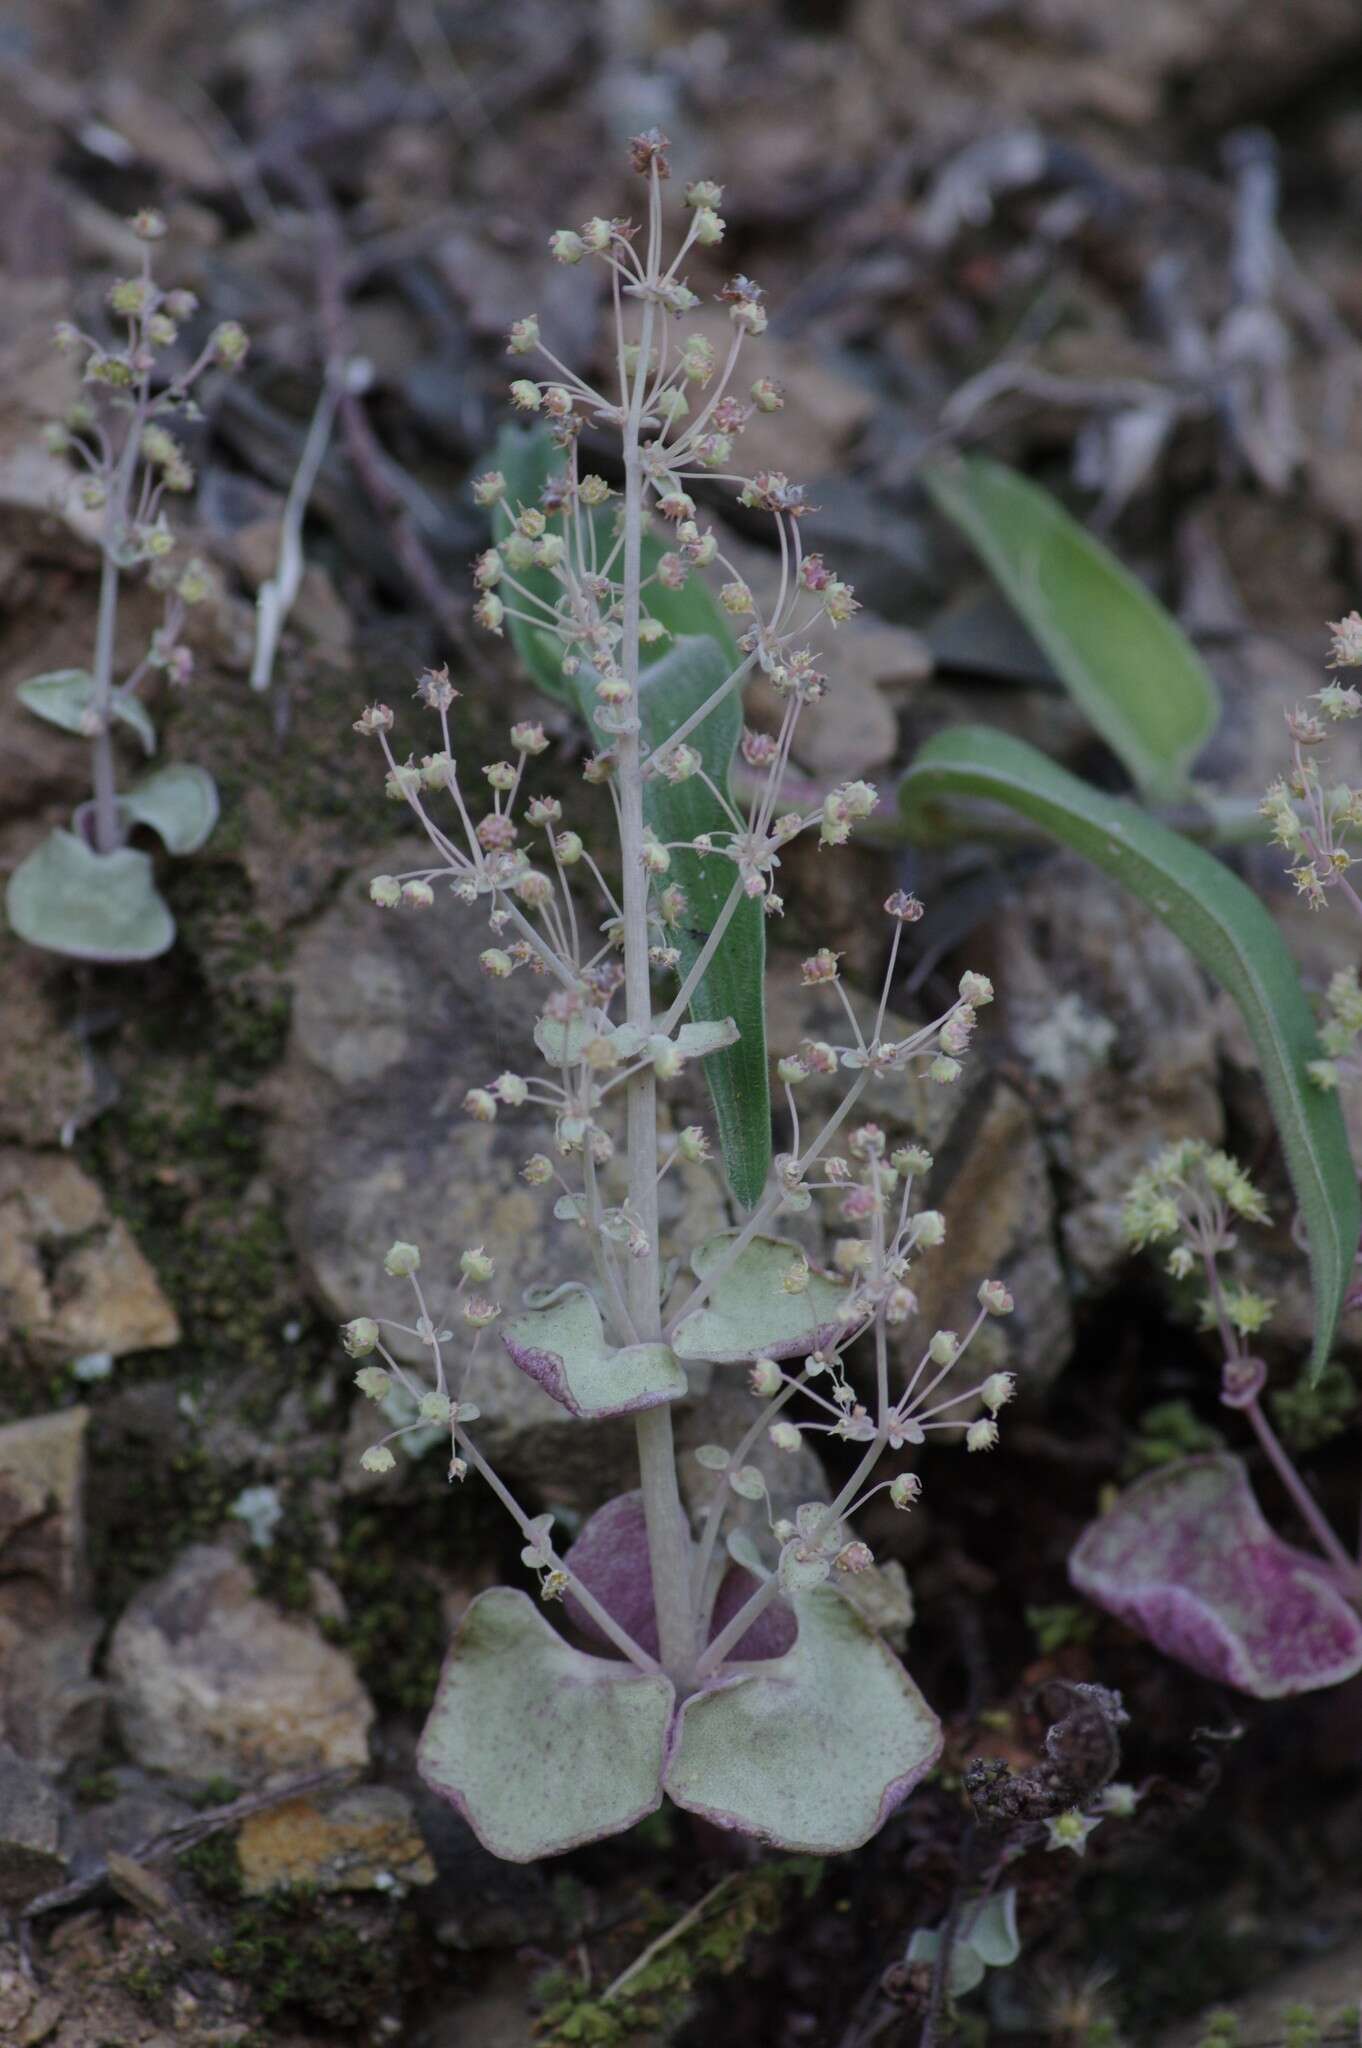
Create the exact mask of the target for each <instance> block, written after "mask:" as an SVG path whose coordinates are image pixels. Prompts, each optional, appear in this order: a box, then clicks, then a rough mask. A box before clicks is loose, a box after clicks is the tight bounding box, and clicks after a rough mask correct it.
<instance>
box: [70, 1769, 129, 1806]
mask: <svg viewBox="0 0 1362 2048" xmlns="http://www.w3.org/2000/svg"><path fill="white" fill-rule="evenodd" d="M73 1791H74V1795H75V1800H76V1804H77V1805H78V1806H109V1805H111V1804H112V1803H113V1801H114V1800H115V1799H117V1797H118V1779H117V1777H116V1776H115V1774H114V1773H113V1772H112V1771H87V1773H86V1774H85V1776H84V1777H83V1778H77V1780H76V1782H75V1786H74V1787H73Z"/></svg>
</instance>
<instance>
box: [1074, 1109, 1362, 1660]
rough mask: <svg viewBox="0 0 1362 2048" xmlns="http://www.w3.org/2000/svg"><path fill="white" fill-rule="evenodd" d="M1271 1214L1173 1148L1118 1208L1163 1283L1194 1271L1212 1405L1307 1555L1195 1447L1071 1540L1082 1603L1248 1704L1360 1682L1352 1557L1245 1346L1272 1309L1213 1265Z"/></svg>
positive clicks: (1237, 1463)
mask: <svg viewBox="0 0 1362 2048" xmlns="http://www.w3.org/2000/svg"><path fill="white" fill-rule="evenodd" d="M1267 1217H1268V1210H1267V1204H1266V1202H1265V1201H1264V1199H1263V1197H1262V1195H1261V1194H1260V1192H1259V1191H1258V1189H1257V1188H1256V1187H1255V1186H1254V1185H1253V1183H1252V1182H1251V1181H1250V1179H1249V1177H1248V1175H1247V1174H1246V1173H1245V1172H1244V1170H1243V1168H1242V1167H1241V1166H1239V1165H1238V1164H1237V1163H1236V1162H1235V1161H1234V1160H1233V1159H1232V1158H1230V1156H1229V1155H1228V1154H1227V1153H1225V1152H1218V1151H1214V1150H1212V1148H1211V1147H1210V1146H1208V1145H1206V1144H1204V1143H1202V1142H1201V1141H1199V1140H1194V1139H1184V1140H1183V1141H1181V1142H1180V1143H1178V1144H1175V1145H1169V1146H1167V1147H1165V1149H1164V1150H1163V1151H1162V1152H1161V1153H1159V1155H1158V1156H1157V1158H1155V1159H1154V1160H1153V1162H1152V1163H1151V1164H1150V1165H1149V1166H1148V1167H1147V1168H1146V1169H1145V1170H1144V1171H1143V1172H1142V1173H1141V1174H1140V1175H1139V1176H1138V1178H1137V1179H1136V1181H1135V1182H1134V1184H1133V1186H1132V1187H1131V1189H1130V1192H1129V1195H1128V1197H1127V1200H1126V1204H1125V1210H1124V1224H1125V1230H1126V1234H1127V1237H1128V1238H1129V1240H1130V1242H1131V1243H1132V1244H1133V1245H1134V1246H1136V1247H1141V1246H1144V1245H1150V1244H1158V1245H1162V1246H1166V1247H1167V1248H1168V1249H1167V1265H1168V1270H1169V1272H1170V1273H1171V1274H1172V1276H1173V1277H1174V1278H1175V1279H1178V1280H1187V1279H1189V1278H1191V1277H1192V1276H1193V1275H1199V1276H1200V1278H1201V1279H1202V1280H1203V1281H1204V1284H1205V1293H1204V1295H1203V1296H1202V1303H1201V1305H1202V1312H1203V1317H1204V1320H1205V1323H1206V1326H1207V1327H1208V1328H1209V1329H1211V1330H1213V1331H1214V1332H1215V1334H1216V1336H1217V1337H1218V1339H1219V1343H1220V1347H1221V1354H1222V1357H1221V1391H1220V1398H1221V1400H1222V1402H1223V1403H1224V1404H1225V1406H1226V1407H1227V1408H1231V1409H1235V1410H1237V1411H1238V1412H1239V1413H1240V1414H1241V1415H1242V1416H1243V1417H1244V1418H1245V1420H1246V1421H1247V1422H1248V1424H1249V1425H1250V1427H1251V1428H1252V1430H1253V1433H1254V1435H1255V1436H1256V1437H1257V1439H1258V1443H1259V1446H1260V1448H1261V1449H1262V1451H1263V1452H1264V1453H1265V1454H1266V1457H1267V1459H1268V1462H1269V1464H1270V1465H1271V1466H1272V1468H1273V1470H1274V1471H1275V1473H1276V1475H1277V1477H1278V1478H1279V1480H1280V1481H1281V1483H1282V1484H1283V1486H1284V1487H1285V1488H1286V1491H1287V1493H1288V1494H1289V1496H1290V1498H1291V1500H1292V1501H1293V1502H1294V1504H1295V1506H1296V1509H1297V1510H1298V1512H1299V1514H1300V1517H1301V1520H1302V1521H1303V1522H1304V1524H1305V1526H1306V1528H1307V1529H1308V1530H1309V1532H1310V1536H1311V1538H1312V1540H1313V1542H1314V1544H1315V1546H1316V1550H1317V1552H1318V1555H1314V1554H1312V1553H1310V1552H1308V1551H1304V1550H1300V1549H1297V1548H1295V1547H1293V1546H1292V1545H1290V1544H1287V1543H1284V1542H1283V1541H1282V1540H1281V1538H1280V1537H1279V1536H1277V1535H1276V1534H1274V1532H1273V1530H1272V1529H1271V1527H1270V1526H1269V1524H1268V1522H1267V1521H1266V1519H1265V1517H1264V1515H1263V1513H1262V1510H1261V1508H1260V1507H1259V1506H1258V1503H1257V1500H1256V1499H1255V1497H1254V1493H1253V1489H1252V1486H1251V1484H1250V1482H1249V1476H1248V1473H1247V1471H1246V1470H1245V1468H1244V1465H1243V1463H1242V1461H1241V1460H1240V1459H1239V1458H1237V1457H1234V1456H1232V1455H1231V1454H1230V1453H1229V1452H1227V1451H1207V1452H1201V1453H1198V1454H1196V1455H1194V1456H1192V1457H1186V1458H1177V1459H1174V1460H1173V1461H1171V1462H1169V1463H1166V1464H1161V1465H1158V1466H1156V1468H1155V1469H1154V1470H1153V1471H1152V1472H1148V1473H1146V1474H1145V1476H1144V1477H1143V1478H1142V1479H1139V1480H1137V1481H1136V1483H1135V1485H1134V1486H1132V1487H1130V1488H1128V1489H1127V1491H1126V1492H1125V1493H1123V1494H1122V1495H1121V1496H1120V1497H1119V1499H1118V1500H1117V1501H1116V1503H1115V1505H1114V1506H1113V1507H1112V1508H1111V1509H1110V1510H1109V1512H1108V1513H1107V1514H1106V1515H1104V1516H1103V1517H1102V1519H1101V1520H1100V1521H1098V1522H1094V1523H1093V1524H1092V1525H1091V1527H1090V1528H1088V1529H1087V1530H1086V1531H1085V1532H1084V1534H1083V1536H1082V1537H1081V1538H1080V1540H1079V1542H1078V1544H1077V1546H1076V1548H1075V1549H1074V1551H1073V1553H1072V1555H1071V1557H1070V1559H1069V1572H1070V1576H1071V1578H1072V1579H1073V1582H1074V1584H1075V1585H1076V1586H1077V1587H1078V1588H1079V1590H1080V1591H1082V1592H1084V1593H1086V1594H1088V1596H1089V1597H1090V1598H1091V1599H1093V1600H1095V1601H1097V1603H1098V1604H1099V1605H1100V1606H1102V1607H1105V1608H1107V1609H1108V1611H1109V1612H1111V1613H1113V1614H1116V1615H1119V1616H1120V1617H1121V1619H1122V1620H1124V1621H1127V1622H1129V1623H1131V1624H1132V1625H1133V1626H1134V1627H1137V1628H1140V1629H1142V1630H1143V1632H1144V1633H1145V1634H1146V1635H1147V1636H1149V1638H1150V1639H1151V1641H1153V1642H1155V1643H1157V1644H1158V1646H1159V1648H1160V1649H1162V1650H1166V1651H1167V1652H1168V1654H1169V1655H1170V1656H1174V1657H1177V1658H1179V1659H1180V1660H1181V1661H1182V1662H1183V1663H1184V1664H1188V1665H1190V1666H1191V1668H1192V1669H1193V1670H1194V1671H1200V1672H1203V1673H1204V1674H1205V1675H1206V1676H1207V1677H1209V1678H1217V1679H1220V1680H1221V1681H1222V1682H1223V1683H1225V1684H1227V1685H1233V1686H1236V1687H1238V1689H1239V1690H1240V1691H1241V1692H1247V1693H1252V1694H1253V1695H1254V1696H1255V1697H1256V1698H1259V1699H1276V1698H1280V1697H1282V1696H1283V1695H1285V1694H1289V1693H1297V1692H1307V1691H1313V1690H1315V1689H1316V1688H1318V1687H1320V1686H1326V1685H1336V1684H1337V1683H1338V1682H1339V1681H1340V1680H1341V1679H1344V1678H1350V1677H1352V1676H1353V1675H1354V1673H1355V1672H1357V1671H1359V1670H1362V1619H1360V1618H1359V1612H1358V1610H1359V1608H1362V1561H1359V1560H1358V1559H1356V1558H1353V1557H1351V1556H1350V1555H1349V1554H1348V1551H1347V1550H1346V1548H1345V1547H1344V1545H1343V1543H1342V1542H1341V1541H1340V1539H1339V1537H1338V1536H1337V1534H1336V1533H1335V1531H1334V1530H1333V1529H1332V1528H1331V1526H1330V1524H1329V1522H1328V1521H1327V1520H1326V1518H1325V1516H1324V1515H1323V1514H1322V1512H1321V1510H1320V1508H1319V1506H1318V1504H1317V1502H1316V1501H1315V1499H1314V1497H1313V1495H1312V1494H1311V1493H1310V1490H1309V1488H1308V1487H1307V1486H1306V1484H1305V1481H1304V1480H1303V1479H1302V1478H1301V1476H1300V1474H1299V1472H1298V1471H1297V1470H1296V1467H1295V1465H1294V1464H1293V1462H1292V1460H1291V1457H1290V1455H1289V1454H1288V1452H1287V1450H1286V1447H1285V1446H1284V1445H1283V1443H1282V1442H1281V1440H1280V1439H1279V1437H1278V1435H1277V1433H1276V1431H1275V1430H1274V1429H1273V1427H1272V1424H1271V1423H1270V1422H1269V1420H1268V1418H1267V1415H1266V1414H1265V1412H1264V1410H1263V1406H1262V1401H1261V1398H1260V1397H1261V1395H1262V1392H1263V1388H1264V1384H1265V1382H1266V1378H1267V1369H1266V1366H1265V1365H1264V1363H1263V1361H1262V1359H1261V1358H1259V1357H1257V1356H1256V1355H1255V1353H1254V1350H1253V1344H1254V1340H1255V1338H1256V1337H1257V1336H1258V1334H1259V1332H1260V1331H1261V1330H1263V1329H1264V1328H1265V1326H1266V1325H1267V1323H1268V1321H1269V1319H1270V1317H1271V1314H1272V1308H1273V1303H1272V1302H1271V1300H1270V1299H1269V1298H1268V1297H1267V1296H1266V1295H1264V1294H1261V1293H1259V1292H1258V1291H1257V1289H1255V1288H1253V1287H1251V1286H1248V1285H1245V1284H1242V1283H1235V1282H1232V1281H1231V1279H1230V1278H1229V1277H1228V1276H1227V1273H1226V1269H1225V1261H1226V1259H1227V1257H1228V1256H1229V1255H1230V1254H1231V1253H1233V1252H1234V1250H1235V1248H1236V1243H1237V1233H1238V1230H1239V1228H1240V1226H1241V1225H1242V1224H1244V1223H1251V1224H1252V1223H1264V1222H1266V1221H1267Z"/></svg>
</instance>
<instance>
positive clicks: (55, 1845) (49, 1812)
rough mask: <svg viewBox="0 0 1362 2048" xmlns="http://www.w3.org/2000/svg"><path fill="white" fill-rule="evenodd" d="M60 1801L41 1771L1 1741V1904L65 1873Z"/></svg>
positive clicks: (13, 1902) (17, 1900)
mask: <svg viewBox="0 0 1362 2048" xmlns="http://www.w3.org/2000/svg"><path fill="white" fill-rule="evenodd" d="M61 1820H62V1809H61V1801H60V1799H59V1798H58V1797H57V1794H56V1793H55V1792H54V1791H53V1789H52V1787H51V1786H50V1785H49V1784H48V1782H47V1780H46V1779H45V1778H44V1777H43V1776H42V1773H41V1772H40V1771H38V1770H36V1769H35V1768H34V1766H33V1765H32V1764H30V1763H28V1762H26V1760H25V1759H24V1758H23V1757H21V1756H19V1755H17V1754H16V1752H15V1751H14V1750H12V1749H9V1748H4V1747H0V1907H15V1906H22V1905H25V1904H26V1903H27V1901H28V1900H29V1899H34V1898H37V1896H38V1894H39V1893H40V1892H45V1891H51V1890H52V1889H53V1887H54V1886H56V1885H59V1884H60V1883H61V1882H62V1879H63V1878H64V1876H65V1875H66V1859H65V1857H64V1856H63V1855H62V1853H61V1849H60V1841H61Z"/></svg>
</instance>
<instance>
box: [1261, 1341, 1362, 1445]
mask: <svg viewBox="0 0 1362 2048" xmlns="http://www.w3.org/2000/svg"><path fill="white" fill-rule="evenodd" d="M1268 1399H1269V1402H1270V1404H1271V1407H1272V1413H1273V1416H1274V1418H1275V1420H1276V1423H1277V1428H1278V1429H1279V1430H1280V1432H1281V1436H1282V1440H1283V1442H1284V1443H1285V1444H1286V1446H1287V1449H1288V1450H1291V1451H1296V1452H1300V1451H1315V1450H1318V1449H1319V1447H1320V1445H1321V1444H1327V1443H1329V1442H1330V1441H1331V1440H1332V1439H1333V1438H1334V1437H1336V1436H1341V1435H1342V1433H1343V1431H1344V1430H1345V1429H1348V1428H1350V1427H1351V1425H1352V1424H1353V1423H1354V1422H1355V1421H1356V1420H1357V1401H1358V1397H1357V1384H1356V1382H1355V1380H1354V1379H1353V1376H1352V1374H1351V1373H1350V1372H1349V1371H1348V1369H1347V1367H1346V1366H1343V1365H1340V1364H1338V1362H1337V1360H1335V1361H1333V1362H1332V1363H1331V1364H1329V1365H1326V1366H1325V1368H1324V1371H1323V1372H1322V1373H1321V1374H1320V1376H1319V1379H1318V1381H1317V1383H1316V1384H1315V1385H1314V1386H1311V1385H1310V1383H1309V1378H1308V1375H1306V1374H1302V1376H1301V1378H1300V1379H1299V1380H1297V1382H1296V1384H1295V1386H1294V1387H1283V1388H1282V1390H1281V1391H1280V1392H1279V1393H1275V1394H1270V1395H1269V1396H1268Z"/></svg>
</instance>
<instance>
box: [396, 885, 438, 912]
mask: <svg viewBox="0 0 1362 2048" xmlns="http://www.w3.org/2000/svg"><path fill="white" fill-rule="evenodd" d="M402 901H403V903H404V904H405V906H406V908H407V909H408V910H429V909H430V907H431V905H432V904H433V903H434V901H435V891H434V890H433V889H432V888H431V886H430V883H429V882H422V881H414V882H404V883H403V884H402Z"/></svg>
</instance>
